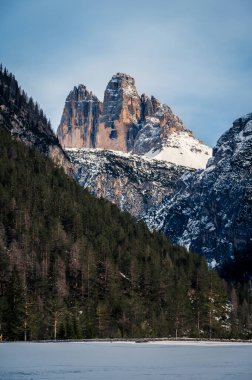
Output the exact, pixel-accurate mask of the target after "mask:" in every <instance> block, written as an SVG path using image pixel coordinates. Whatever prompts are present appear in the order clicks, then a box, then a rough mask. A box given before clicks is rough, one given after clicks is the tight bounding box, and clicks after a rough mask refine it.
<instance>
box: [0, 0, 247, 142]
mask: <svg viewBox="0 0 252 380" xmlns="http://www.w3.org/2000/svg"><path fill="white" fill-rule="evenodd" d="M0 13H1V22H0V35H1V43H0V61H1V62H2V63H3V64H4V65H5V66H7V68H8V69H9V71H11V72H13V73H14V74H15V76H16V78H17V80H18V81H19V83H20V85H21V86H22V87H23V88H24V89H25V91H26V92H27V93H28V95H32V97H33V98H34V100H37V101H38V103H39V104H40V106H41V107H42V108H43V110H44V111H45V113H46V114H47V116H48V118H50V119H51V122H52V125H53V127H54V129H56V128H57V126H58V124H59V121H60V117H61V114H62V110H63V106H64V101H65V98H66V96H67V94H68V93H69V91H70V90H71V89H72V88H73V86H74V85H78V84H80V83H83V84H85V85H86V86H87V88H88V89H89V90H91V91H93V93H95V94H96V95H97V96H98V97H99V98H100V100H103V93H104V90H105V87H106V85H107V82H108V81H109V79H110V78H111V76H112V75H113V74H114V73H116V72H126V73H128V74H130V75H132V76H133V77H134V78H135V80H136V85H137V89H138V92H139V94H140V93H143V92H144V93H146V94H148V95H154V96H156V97H157V98H158V99H159V100H160V101H162V102H164V103H167V104H168V105H169V106H170V107H171V108H172V109H173V111H174V112H175V113H176V114H177V115H178V116H179V117H181V118H182V120H183V121H184V123H185V125H186V127H187V128H189V129H191V130H193V131H194V133H195V135H196V136H197V137H198V138H201V139H203V140H204V141H205V142H206V143H207V144H209V145H212V146H213V145H214V144H215V143H216V141H217V139H218V138H219V137H220V135H221V134H222V133H223V132H224V131H225V130H227V129H228V128H229V127H230V126H231V123H232V121H233V120H234V119H235V118H237V117H239V116H240V115H243V114H246V113H249V112H252V91H251V88H252V75H251V74H252V32H251V15H252V1H251V0H229V1H226V0H219V1H215V0H211V1H210V0H202V1H200V0H187V1H186V0H176V1H174V0H172V1H170V0H151V1H149V0H145V1H142V0H134V1H132V0H127V1H126V0H117V1H116V0H100V1H98V0H89V1H87V0H71V1H70V0H69V1H64V0H40V1H39V0H0Z"/></svg>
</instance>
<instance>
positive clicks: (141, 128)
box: [58, 73, 211, 168]
mask: <svg viewBox="0 0 252 380" xmlns="http://www.w3.org/2000/svg"><path fill="white" fill-rule="evenodd" d="M58 138H59V141H60V142H61V144H62V146H63V147H66V148H100V149H109V150H114V151H121V152H132V153H134V154H138V155H147V156H148V157H155V158H156V159H157V160H165V161H168V162H173V163H175V164H178V165H185V166H190V167H193V168H204V167H205V166H206V162H207V160H208V159H209V157H210V156H211V149H210V148H209V147H207V146H206V145H204V144H203V143H200V142H199V141H198V140H197V139H195V138H194V137H193V135H192V132H191V131H188V130H186V129H185V127H184V125H183V122H182V121H181V120H180V119H179V118H178V117H177V116H176V115H174V114H173V112H172V110H171V109H170V107H168V106H167V105H166V104H162V103H160V102H159V101H158V100H157V99H156V98H155V97H153V96H152V97H151V98H150V97H148V96H146V95H145V94H143V95H141V96H139V95H138V93H137V90H136V86H135V80H134V78H132V77H131V76H129V75H127V74H123V73H117V74H116V75H114V76H113V77H112V79H111V80H110V82H109V83H108V85H107V88H106V90H105V94H104V102H103V103H101V102H99V100H98V99H97V97H96V96H94V95H92V93H89V92H88V91H87V90H86V87H85V86H83V85H80V86H79V87H78V88H76V87H75V88H74V90H73V91H71V92H70V94H69V95H68V97H67V100H66V104H65V108H64V111H63V116H62V119H61V123H60V125H59V128H58ZM180 140H181V141H182V143H180ZM185 140H186V143H184V142H185ZM160 154H161V156H160ZM187 162H188V164H187Z"/></svg>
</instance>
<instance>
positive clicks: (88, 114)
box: [57, 84, 102, 148]
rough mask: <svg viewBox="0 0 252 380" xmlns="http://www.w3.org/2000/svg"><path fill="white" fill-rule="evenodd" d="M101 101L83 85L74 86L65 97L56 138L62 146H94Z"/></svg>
mask: <svg viewBox="0 0 252 380" xmlns="http://www.w3.org/2000/svg"><path fill="white" fill-rule="evenodd" d="M101 111H102V103H101V102H99V100H98V99H97V97H96V96H95V95H93V94H92V92H89V91H88V90H87V89H86V87H85V86H83V85H81V84H80V85H79V86H78V87H74V89H73V91H71V92H70V94H69V95H68V97H67V99H66V103H65V107H64V111H63V115H62V118H61V122H60V126H59V128H58V132H57V133H58V138H59V141H60V143H61V145H62V146H63V147H64V148H68V147H73V146H74V147H76V148H87V147H94V146H95V139H96V132H97V127H98V122H99V116H100V115H101Z"/></svg>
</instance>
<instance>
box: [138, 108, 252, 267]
mask: <svg viewBox="0 0 252 380" xmlns="http://www.w3.org/2000/svg"><path fill="white" fill-rule="evenodd" d="M144 219H145V221H146V222H147V224H148V226H149V227H150V228H151V229H157V230H160V231H163V232H164V233H166V234H167V235H168V236H170V237H171V239H172V241H173V242H174V243H177V244H182V245H185V246H186V247H187V248H188V249H190V250H192V251H195V252H198V253H202V254H204V255H205V256H206V257H207V258H208V260H209V262H212V263H213V264H215V263H218V264H221V263H223V262H225V261H227V260H229V259H230V258H231V257H233V255H234V253H235V252H242V251H244V250H246V249H248V247H250V246H251V242H252V114H248V115H246V116H244V117H241V118H239V119H237V120H235V121H234V123H233V126H232V128H230V129H229V130H228V131H227V132H226V133H225V134H224V135H222V136H221V138H220V139H219V140H218V142H217V145H216V147H215V148H214V150H213V157H212V158H211V159H210V160H209V162H208V165H207V168H206V169H205V170H203V171H198V172H195V173H193V174H188V173H187V174H185V175H184V176H182V178H181V179H180V180H179V181H178V183H177V187H176V190H175V191H174V194H173V195H172V196H169V195H167V196H166V197H165V198H164V199H163V201H162V202H161V203H160V204H159V205H158V206H157V207H153V208H150V209H149V210H148V212H147V213H146V215H145V217H144Z"/></svg>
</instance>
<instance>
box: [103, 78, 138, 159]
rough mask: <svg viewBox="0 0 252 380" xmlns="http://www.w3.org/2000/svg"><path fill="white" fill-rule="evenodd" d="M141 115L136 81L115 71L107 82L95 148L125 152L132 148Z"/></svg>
mask: <svg viewBox="0 0 252 380" xmlns="http://www.w3.org/2000/svg"><path fill="white" fill-rule="evenodd" d="M140 116H141V104H140V98H139V96H138V93H137V90H136V87H135V80H134V79H133V78H132V77H131V76H129V75H126V74H122V73H117V74H116V75H114V76H113V77H112V79H111V80H110V82H109V83H108V85H107V88H106V90H105V94H104V103H103V113H102V116H101V118H100V123H99V127H98V133H97V139H96V147H97V148H103V149H112V150H118V151H122V152H128V151H129V150H131V149H132V146H133V144H134V140H135V137H136V134H137V132H138V130H139V128H140V126H139V125H138V124H139V122H140Z"/></svg>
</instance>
